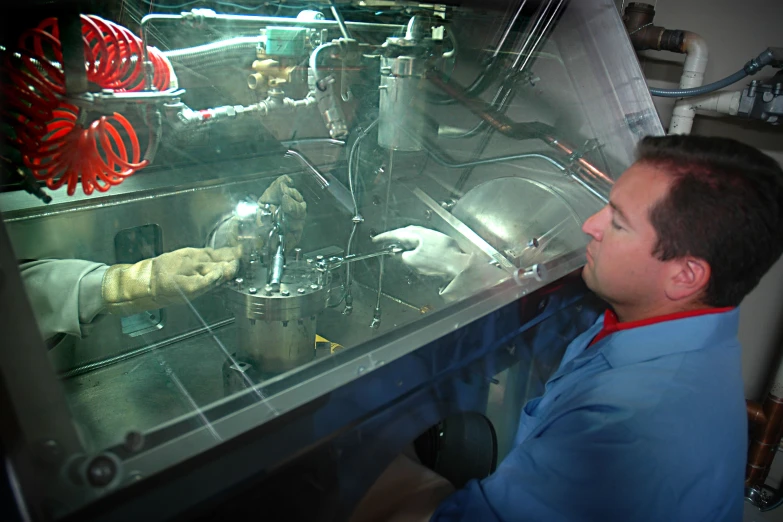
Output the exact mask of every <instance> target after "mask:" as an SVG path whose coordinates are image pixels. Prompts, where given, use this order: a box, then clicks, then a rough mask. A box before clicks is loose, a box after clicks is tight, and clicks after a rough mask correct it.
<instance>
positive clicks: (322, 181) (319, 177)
mask: <svg viewBox="0 0 783 522" xmlns="http://www.w3.org/2000/svg"><path fill="white" fill-rule="evenodd" d="M285 157H286V158H292V157H293V158H296V159H298V160H299V162H300V163H301V164H302V165H304V166H305V167H307V169H308V170H309V171H310V173H311V174H312V175H313V177H314V178H315V180H316V181H317V182H318V184H319V185H321V188H323V189H325V188H329V180H327V179H326V176H324V175H323V174H322V173H321V171H319V170H318V169H317V168H316V167H315V165H313V164H312V163H311V162H310V160H308V159H307V158H306V157H305V156H304V155H303V154H302V153H301V152H299V151H298V150H296V149H288V150H287V151H286V153H285Z"/></svg>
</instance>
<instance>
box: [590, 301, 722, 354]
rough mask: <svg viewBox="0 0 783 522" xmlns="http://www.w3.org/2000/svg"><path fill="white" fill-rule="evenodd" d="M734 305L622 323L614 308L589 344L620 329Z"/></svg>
mask: <svg viewBox="0 0 783 522" xmlns="http://www.w3.org/2000/svg"><path fill="white" fill-rule="evenodd" d="M733 309H734V307H733V306H727V307H725V308H703V309H701V310H688V311H687V312H675V313H673V314H666V315H659V316H658V317H650V318H649V319H640V320H638V321H628V322H625V323H621V322H620V321H618V320H617V314H615V313H614V311H612V310H607V311H606V312H604V327H603V328H602V329H601V331H600V332H598V335H596V336H595V337H593V340H592V341H591V342H590V344H589V346H592V345H594V344H595V343H597V342H598V341H600V340H601V339H603V338H605V337H608V336H610V335H612V334H613V333H615V332H619V331H620V330H630V329H631V328H638V327H640V326H649V325H651V324H658V323H663V322H665V321H674V320H675V319H685V318H686V317H697V316H700V315H708V314H721V313H723V312H728V311H730V310H733Z"/></svg>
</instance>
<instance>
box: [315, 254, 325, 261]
mask: <svg viewBox="0 0 783 522" xmlns="http://www.w3.org/2000/svg"><path fill="white" fill-rule="evenodd" d="M315 260H316V261H323V260H324V256H321V255H318V256H315Z"/></svg>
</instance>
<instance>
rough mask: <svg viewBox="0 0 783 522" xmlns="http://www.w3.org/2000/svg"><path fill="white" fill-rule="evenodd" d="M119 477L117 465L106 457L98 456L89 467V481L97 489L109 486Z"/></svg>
mask: <svg viewBox="0 0 783 522" xmlns="http://www.w3.org/2000/svg"><path fill="white" fill-rule="evenodd" d="M116 475H117V464H116V463H115V462H114V461H113V460H112V459H110V458H109V457H107V456H106V455H98V456H97V457H95V458H94V459H92V461H91V462H90V464H89V465H88V466H87V481H88V482H89V483H90V485H92V486H93V487H96V488H102V487H106V486H108V485H109V484H110V483H111V481H112V480H114V477H115V476H116Z"/></svg>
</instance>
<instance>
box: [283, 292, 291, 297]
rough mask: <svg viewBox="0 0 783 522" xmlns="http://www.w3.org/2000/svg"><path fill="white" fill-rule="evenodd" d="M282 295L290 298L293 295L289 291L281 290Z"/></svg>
mask: <svg viewBox="0 0 783 522" xmlns="http://www.w3.org/2000/svg"><path fill="white" fill-rule="evenodd" d="M280 295H282V296H283V297H288V296H289V295H291V292H289V291H288V290H280Z"/></svg>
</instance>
